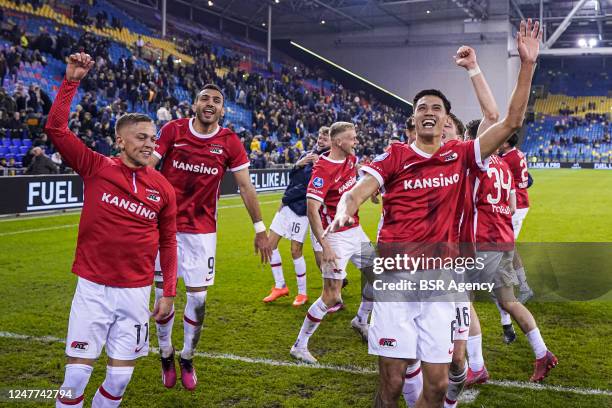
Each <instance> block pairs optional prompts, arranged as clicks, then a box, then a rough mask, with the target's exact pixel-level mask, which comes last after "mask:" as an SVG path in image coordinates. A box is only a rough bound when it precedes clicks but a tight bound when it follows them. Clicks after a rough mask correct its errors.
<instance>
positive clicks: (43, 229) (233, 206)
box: [0, 200, 279, 237]
mask: <svg viewBox="0 0 612 408" xmlns="http://www.w3.org/2000/svg"><path fill="white" fill-rule="evenodd" d="M278 202H279V201H278V200H275V201H262V202H260V203H259V204H272V203H278ZM239 207H244V204H235V205H222V206H219V207H217V208H218V209H220V210H224V209H226V208H239ZM13 221H16V220H13ZM78 225H79V224H66V225H57V226H55V227H45V228H33V229H27V230H20V231H11V232H0V237H6V236H9V235H18V234H27V233H29V232H41V231H53V230H58V229H64V228H72V227H77V226H78Z"/></svg>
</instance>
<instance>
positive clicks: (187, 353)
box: [150, 84, 272, 390]
mask: <svg viewBox="0 0 612 408" xmlns="http://www.w3.org/2000/svg"><path fill="white" fill-rule="evenodd" d="M224 100H225V98H224V96H223V93H222V92H221V89H220V88H219V87H218V86H216V85H214V84H208V85H205V86H204V87H203V88H202V90H201V91H200V92H199V93H198V94H197V96H196V98H195V101H194V103H193V106H192V108H193V110H194V111H195V115H194V117H192V118H182V119H176V120H173V121H171V122H168V123H167V124H166V125H164V127H163V128H162V129H161V131H160V133H159V140H158V145H157V148H156V149H155V151H154V152H153V157H151V161H150V165H152V166H155V165H157V164H158V163H159V162H160V160H162V158H163V162H162V165H161V173H162V174H163V175H164V176H165V177H166V178H167V179H168V181H170V183H171V184H172V185H173V186H174V190H175V191H176V202H177V206H178V214H177V231H178V232H177V237H176V239H177V244H178V248H179V252H178V267H177V273H178V276H180V277H182V278H183V280H184V282H185V286H186V289H187V302H186V305H185V312H184V315H183V330H184V340H183V349H182V350H181V351H180V358H179V363H180V367H181V382H182V383H183V386H184V387H185V388H186V389H187V390H193V389H195V387H196V384H197V376H196V373H195V368H194V366H193V356H194V352H195V348H196V346H197V344H198V342H199V339H200V334H201V331H202V324H203V322H204V314H205V309H206V296H207V293H208V292H207V289H208V287H209V286H211V285H212V284H213V283H214V280H215V264H216V246H217V203H218V200H219V193H220V191H219V189H220V187H221V180H222V179H223V175H224V174H225V172H226V170H228V169H229V170H230V171H231V172H232V173H233V174H234V178H235V180H236V183H237V184H238V187H239V188H240V195H241V197H242V201H243V202H244V205H245V207H246V209H247V211H248V213H249V216H250V217H251V220H252V221H253V227H254V229H255V242H254V245H255V251H256V252H257V251H258V252H260V254H261V260H262V262H267V261H268V260H269V259H270V256H271V252H272V251H271V249H270V246H269V242H268V236H267V234H266V226H265V225H264V223H263V221H262V217H261V210H260V208H259V202H258V200H257V193H256V192H255V187H253V184H252V183H251V178H250V176H249V169H248V167H249V165H250V163H249V158H248V156H247V154H246V151H245V150H244V147H243V145H242V143H241V142H240V139H239V138H238V136H237V135H236V134H235V133H234V132H232V131H231V130H230V129H227V128H223V127H221V126H220V125H219V121H220V119H221V117H222V116H223V115H224V113H225V111H224V107H223V105H224ZM162 277H163V274H162V273H161V272H160V269H158V268H157V269H156V276H155V280H156V288H155V298H156V299H157V298H159V297H161V296H162V292H161V283H160V281H161V279H162ZM173 324H174V312H173V313H172V314H171V315H170V316H168V317H167V318H165V319H161V320H157V337H158V340H159V348H160V354H161V365H162V381H163V384H164V386H165V387H167V388H171V387H174V385H175V383H176V368H175V363H174V347H173V346H172V341H171V336H172V326H173Z"/></svg>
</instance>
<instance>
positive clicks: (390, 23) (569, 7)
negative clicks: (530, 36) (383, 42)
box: [125, 0, 612, 55]
mask: <svg viewBox="0 0 612 408" xmlns="http://www.w3.org/2000/svg"><path fill="white" fill-rule="evenodd" d="M125 2H129V3H137V4H139V5H146V6H149V7H151V8H153V9H156V10H162V3H166V9H167V11H168V13H170V14H174V15H180V16H181V17H183V18H186V19H191V20H193V21H198V20H201V17H202V16H208V17H210V18H211V19H208V18H206V20H207V24H213V25H214V24H218V25H219V26H220V28H221V29H222V30H223V29H227V30H230V31H232V28H231V27H230V26H233V31H234V33H235V34H238V31H241V30H242V33H244V32H246V33H247V34H246V35H247V36H249V34H248V33H249V31H250V32H251V37H252V38H254V39H260V40H263V41H264V42H265V36H266V35H267V32H268V28H269V25H270V24H269V21H271V22H272V24H271V27H272V30H271V34H272V38H273V39H293V38H297V37H301V36H305V35H316V34H330V35H338V34H343V33H351V32H367V31H373V32H374V31H375V30H378V29H383V28H390V27H406V28H408V27H410V26H411V25H413V24H416V23H421V24H422V23H423V22H427V21H432V22H434V21H438V22H439V21H445V20H455V21H456V20H466V21H483V20H493V19H495V20H496V21H500V19H501V20H504V19H505V20H509V21H510V22H511V23H512V24H513V25H514V26H516V27H517V26H518V23H519V21H520V20H521V19H523V18H525V17H531V18H535V19H541V20H542V21H543V23H544V24H543V25H544V41H545V46H544V49H548V50H549V51H551V54H552V53H553V50H561V51H563V52H566V53H568V55H569V52H570V51H568V50H569V49H572V50H573V51H574V52H578V53H580V52H581V50H580V49H581V48H582V49H583V50H582V51H584V49H585V48H586V49H588V48H592V49H593V51H595V49H599V50H600V51H602V53H605V54H612V0H127V1H125ZM213 20H214V21H213ZM215 21H216V23H215ZM224 22H226V23H227V24H225V25H224ZM240 27H241V28H240Z"/></svg>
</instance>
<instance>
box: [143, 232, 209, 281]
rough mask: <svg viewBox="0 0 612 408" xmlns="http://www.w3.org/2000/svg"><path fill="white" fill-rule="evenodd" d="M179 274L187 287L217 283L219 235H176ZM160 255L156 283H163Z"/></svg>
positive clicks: (157, 263)
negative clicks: (216, 269) (216, 268)
mask: <svg viewBox="0 0 612 408" xmlns="http://www.w3.org/2000/svg"><path fill="white" fill-rule="evenodd" d="M176 244H177V247H178V254H177V272H176V275H177V277H178V278H183V280H184V281H185V286H190V287H200V286H212V284H213V283H215V255H216V252H217V233H216V232H211V233H209V234H188V233H183V232H177V233H176ZM160 271H161V266H160V264H159V253H158V254H157V258H156V259H155V282H163V277H162V273H161V272H160Z"/></svg>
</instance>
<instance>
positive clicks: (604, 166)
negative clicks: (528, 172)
mask: <svg viewBox="0 0 612 408" xmlns="http://www.w3.org/2000/svg"><path fill="white" fill-rule="evenodd" d="M529 168H530V169H596V170H612V163H561V162H536V163H531V164H530V165H529Z"/></svg>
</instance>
